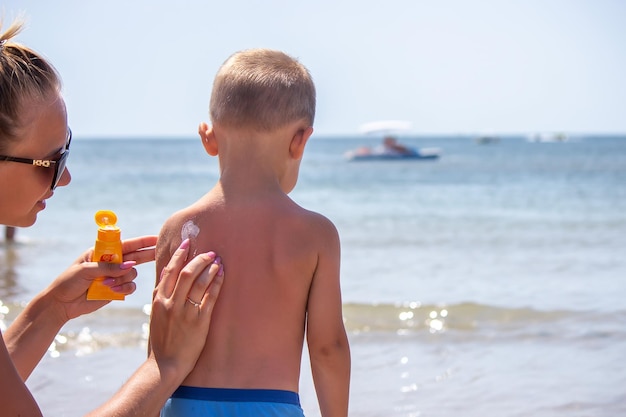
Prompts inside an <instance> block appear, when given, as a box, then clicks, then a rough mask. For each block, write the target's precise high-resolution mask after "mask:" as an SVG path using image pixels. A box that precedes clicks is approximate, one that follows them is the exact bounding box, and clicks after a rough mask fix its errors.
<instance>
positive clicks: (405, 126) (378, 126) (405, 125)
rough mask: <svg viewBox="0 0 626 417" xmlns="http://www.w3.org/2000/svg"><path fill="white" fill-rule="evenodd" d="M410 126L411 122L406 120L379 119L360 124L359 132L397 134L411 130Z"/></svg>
mask: <svg viewBox="0 0 626 417" xmlns="http://www.w3.org/2000/svg"><path fill="white" fill-rule="evenodd" d="M412 126H413V124H412V123H411V122H409V121H406V120H380V121H377V122H370V123H365V124H363V125H361V126H360V127H359V132H361V133H365V134H371V135H376V134H378V135H381V134H382V135H385V134H394V133H395V134H397V133H405V132H407V131H409V130H411V127H412Z"/></svg>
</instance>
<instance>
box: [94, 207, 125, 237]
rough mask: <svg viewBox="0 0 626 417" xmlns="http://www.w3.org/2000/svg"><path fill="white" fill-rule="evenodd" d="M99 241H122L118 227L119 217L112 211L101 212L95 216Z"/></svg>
mask: <svg viewBox="0 0 626 417" xmlns="http://www.w3.org/2000/svg"><path fill="white" fill-rule="evenodd" d="M95 219H96V224H97V225H98V239H100V240H105V241H108V242H112V241H116V240H120V229H119V227H117V226H116V223H117V216H116V215H115V213H114V212H112V211H111V210H99V211H98V212H96V215H95Z"/></svg>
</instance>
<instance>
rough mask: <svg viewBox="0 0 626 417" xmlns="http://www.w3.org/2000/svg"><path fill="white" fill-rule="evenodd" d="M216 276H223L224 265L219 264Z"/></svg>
mask: <svg viewBox="0 0 626 417" xmlns="http://www.w3.org/2000/svg"><path fill="white" fill-rule="evenodd" d="M217 276H218V277H221V276H224V265H222V264H220V269H219V271H217Z"/></svg>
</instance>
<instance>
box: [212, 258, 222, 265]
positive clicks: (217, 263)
mask: <svg viewBox="0 0 626 417" xmlns="http://www.w3.org/2000/svg"><path fill="white" fill-rule="evenodd" d="M213 263H214V264H216V265H220V264H221V263H222V257H221V256H218V257H217V258H215V260H214V261H213Z"/></svg>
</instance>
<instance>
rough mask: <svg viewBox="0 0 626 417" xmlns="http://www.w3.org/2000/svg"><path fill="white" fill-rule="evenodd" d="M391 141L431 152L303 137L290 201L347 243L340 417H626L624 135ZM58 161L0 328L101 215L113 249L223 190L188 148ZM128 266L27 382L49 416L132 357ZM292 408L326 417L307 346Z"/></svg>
mask: <svg viewBox="0 0 626 417" xmlns="http://www.w3.org/2000/svg"><path fill="white" fill-rule="evenodd" d="M400 139H401V142H403V143H405V144H407V145H410V146H415V147H438V148H440V149H441V157H440V158H439V159H438V160H431V161H421V160H398V161H360V162H355V161H347V160H346V159H345V157H344V154H345V153H346V152H347V151H349V150H351V149H354V148H357V147H359V146H363V145H370V146H373V145H376V144H377V143H378V142H379V141H380V138H375V137H367V136H357V135H355V136H336V137H333V136H314V137H312V139H311V140H310V142H309V144H308V146H307V149H306V152H305V156H304V159H303V161H302V165H301V171H300V178H299V182H298V184H297V186H296V188H295V190H294V191H292V193H291V197H292V198H293V199H294V200H295V201H296V202H298V203H299V204H300V205H302V206H304V207H306V208H308V209H311V210H314V211H318V212H320V213H322V214H324V215H325V216H326V217H328V218H329V219H330V220H332V221H333V222H334V224H335V225H336V226H337V229H338V230H339V234H340V237H341V243H342V264H341V282H342V295H343V303H344V304H343V307H344V317H345V325H346V329H347V332H348V337H349V341H350V346H351V353H352V377H351V388H350V391H351V394H350V416H354V417H431V416H432V417H446V416H465V417H490V416H494V417H495V416H498V417H499V416H511V417H513V416H520V417H522V416H524V417H527V416H528V417H530V416H533V417H561V416H563V417H565V416H567V417H603V416H605V417H616V416H624V415H626V366H625V363H626V136H608V135H604V136H603V135H578V136H573V135H572V136H570V137H569V140H567V141H558V142H552V143H543V142H531V141H529V140H527V139H528V138H527V137H526V136H523V135H519V136H515V135H511V136H503V137H501V139H500V140H499V141H494V142H489V143H478V142H476V141H475V140H473V138H472V137H471V135H449V136H429V135H420V136H411V135H406V136H405V137H401V138H400ZM71 152H72V154H71V157H70V159H69V161H68V167H69V169H70V171H71V174H72V182H71V184H70V185H69V186H67V187H62V188H59V189H57V190H56V191H55V194H54V197H53V198H52V199H50V200H49V201H48V206H47V208H46V210H45V211H44V212H42V213H40V215H39V219H38V221H37V223H36V225H35V226H33V227H30V228H27V229H19V230H18V232H17V242H16V243H15V244H12V245H7V244H2V245H0V300H1V302H0V319H1V320H0V324H1V325H2V326H3V327H4V328H6V326H8V325H9V324H10V323H11V320H12V319H13V318H14V317H15V315H16V314H17V313H18V312H19V311H20V310H21V309H22V308H23V306H24V304H25V303H26V302H28V300H29V299H31V298H32V297H33V296H34V295H35V294H36V293H37V292H38V291H40V290H42V289H43V288H45V286H46V285H47V284H48V283H49V282H50V281H52V280H53V279H54V278H55V277H56V276H57V275H58V274H59V273H61V272H62V271H63V270H64V269H65V268H66V267H67V266H69V265H70V263H72V262H73V261H74V260H75V259H76V258H78V256H79V255H80V254H81V253H82V252H83V251H85V250H86V249H88V248H89V247H90V246H92V245H93V243H94V240H95V237H96V224H95V222H94V214H95V212H96V211H97V210H101V209H108V210H113V211H115V212H116V213H117V215H118V218H119V222H118V224H119V226H120V227H121V229H122V236H123V237H124V238H129V237H134V236H139V235H145V234H158V232H159V229H160V226H161V224H162V223H163V222H164V221H165V220H166V219H167V218H168V216H169V215H170V214H172V213H173V212H174V211H176V210H178V209H180V208H182V207H185V206H187V205H188V204H190V203H192V202H193V201H195V200H197V199H198V198H199V197H200V196H202V195H203V194H204V193H205V192H206V191H207V190H208V189H209V188H210V187H212V186H213V185H214V183H215V182H216V180H217V178H218V162H217V160H216V159H215V158H211V157H209V156H208V155H207V154H206V153H205V152H204V150H203V148H202V146H201V144H200V142H199V140H198V139H195V138H191V137H181V138H129V139H123V138H115V139H106V138H100V139H94V138H81V137H76V138H75V140H74V141H73V142H72V150H71ZM1 240H2V238H1V237H0V241H1ZM225 267H226V270H228V265H227V260H226V265H225ZM138 269H139V277H138V278H137V280H136V282H137V290H136V292H135V294H133V295H132V296H129V297H127V299H126V301H123V302H114V303H111V304H110V305H108V306H106V307H105V308H103V309H101V310H100V311H98V312H96V313H93V314H91V315H89V316H86V317H81V318H78V319H75V320H73V321H71V322H70V323H68V324H67V325H66V326H65V327H64V328H63V329H62V331H61V332H60V334H59V335H58V337H57V338H56V340H55V342H54V343H53V344H52V346H51V347H50V349H49V351H48V352H47V354H46V356H45V357H44V358H43V360H42V361H41V363H40V365H39V366H38V368H37V369H36V370H35V372H34V373H33V375H32V376H31V377H30V379H29V380H28V381H27V384H28V386H29V388H30V389H31V390H32V392H33V394H34V396H35V398H36V399H37V401H38V402H39V404H40V406H41V409H42V410H43V413H44V415H46V416H80V415H83V414H84V413H86V412H88V411H89V410H91V409H93V408H95V407H96V406H98V405H99V404H101V403H102V402H104V401H105V400H106V399H108V398H109V397H110V396H111V395H112V394H113V393H114V392H115V391H116V390H117V389H118V388H119V387H120V386H121V385H122V383H123V382H124V381H125V380H126V379H127V378H128V377H129V376H130V375H131V374H132V372H133V371H134V370H135V369H136V368H137V367H138V366H139V364H140V363H141V362H142V361H143V360H144V358H145V356H146V340H147V339H146V338H147V326H148V313H147V312H148V310H149V308H147V306H149V304H150V299H151V293H152V289H153V286H154V281H155V276H154V275H155V272H154V269H155V268H154V264H153V263H151V264H148V265H142V266H140V267H138ZM300 396H301V401H302V407H303V409H304V411H305V414H306V415H307V416H308V417H315V416H320V412H319V407H318V404H317V399H316V396H315V388H314V385H313V382H312V378H311V371H310V366H309V362H308V357H307V352H306V350H305V352H304V355H303V360H302V376H301V384H300Z"/></svg>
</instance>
